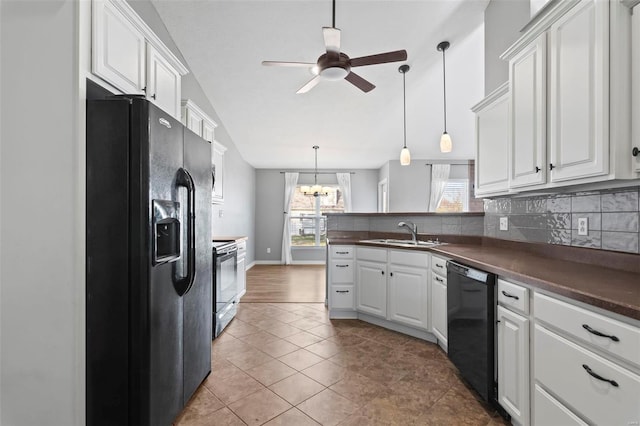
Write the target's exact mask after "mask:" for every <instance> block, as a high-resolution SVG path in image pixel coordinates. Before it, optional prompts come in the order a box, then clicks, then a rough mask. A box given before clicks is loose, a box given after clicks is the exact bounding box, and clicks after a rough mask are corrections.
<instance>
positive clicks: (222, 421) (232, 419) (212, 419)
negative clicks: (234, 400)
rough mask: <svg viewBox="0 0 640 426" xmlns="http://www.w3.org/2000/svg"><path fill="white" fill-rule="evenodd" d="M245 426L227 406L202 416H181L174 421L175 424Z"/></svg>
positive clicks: (187, 425)
mask: <svg viewBox="0 0 640 426" xmlns="http://www.w3.org/2000/svg"><path fill="white" fill-rule="evenodd" d="M211 425H215V426H246V424H245V422H243V421H242V420H240V418H239V417H238V416H236V415H235V414H233V412H232V411H231V410H229V409H228V408H227V407H224V408H221V409H219V410H218V411H215V412H213V413H209V414H207V415H206V416H203V417H190V418H185V417H182V418H180V419H179V420H178V422H177V423H176V426H211Z"/></svg>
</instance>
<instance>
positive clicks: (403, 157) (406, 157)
mask: <svg viewBox="0 0 640 426" xmlns="http://www.w3.org/2000/svg"><path fill="white" fill-rule="evenodd" d="M410 69H411V67H409V65H407V64H404V65H400V68H398V72H400V73H401V74H402V105H403V108H402V111H403V118H404V120H403V122H402V129H403V131H404V133H403V135H404V146H403V147H402V151H400V164H401V165H403V166H408V165H409V164H411V153H410V152H409V148H407V86H406V81H405V75H406V74H407V73H408V72H409V70H410Z"/></svg>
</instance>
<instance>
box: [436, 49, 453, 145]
mask: <svg viewBox="0 0 640 426" xmlns="http://www.w3.org/2000/svg"><path fill="white" fill-rule="evenodd" d="M449 46H450V44H449V42H448V41H442V42H440V43H438V46H437V49H438V51H439V52H442V88H443V94H444V96H443V100H444V102H443V105H444V132H443V133H442V136H441V137H440V152H445V153H446V152H451V150H452V148H453V144H452V142H451V136H449V133H447V79H446V76H447V73H446V66H445V60H444V52H445V50H447V49H448V48H449Z"/></svg>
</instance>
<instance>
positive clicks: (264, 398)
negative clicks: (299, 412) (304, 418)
mask: <svg viewBox="0 0 640 426" xmlns="http://www.w3.org/2000/svg"><path fill="white" fill-rule="evenodd" d="M229 408H230V409H231V411H233V412H234V413H235V414H236V415H237V416H238V417H240V418H241V419H242V421H243V422H245V423H246V424H247V425H250V426H251V425H261V424H263V423H265V422H267V421H269V420H271V419H273V418H274V417H277V416H278V415H280V414H282V413H284V412H285V411H287V410H289V409H290V408H291V405H290V404H289V403H288V402H287V401H285V400H284V399H282V398H280V397H279V396H278V395H276V394H275V393H273V392H271V391H270V390H269V389H261V390H259V391H257V392H254V393H252V394H251V395H247V396H246V397H244V398H242V399H240V400H238V401H236V402H234V403H232V404H229Z"/></svg>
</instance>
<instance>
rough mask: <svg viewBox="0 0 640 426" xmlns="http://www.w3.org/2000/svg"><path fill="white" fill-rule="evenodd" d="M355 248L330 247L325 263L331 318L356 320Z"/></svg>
mask: <svg viewBox="0 0 640 426" xmlns="http://www.w3.org/2000/svg"><path fill="white" fill-rule="evenodd" d="M354 252H355V248H354V247H353V246H342V245H337V246H336V245H330V246H329V260H328V262H327V276H328V294H327V297H328V303H329V316H330V317H331V318H356V317H357V315H356V303H355V301H356V298H355V284H354V282H355V281H354V279H355V270H354V269H355V268H354V265H355V261H354Z"/></svg>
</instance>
